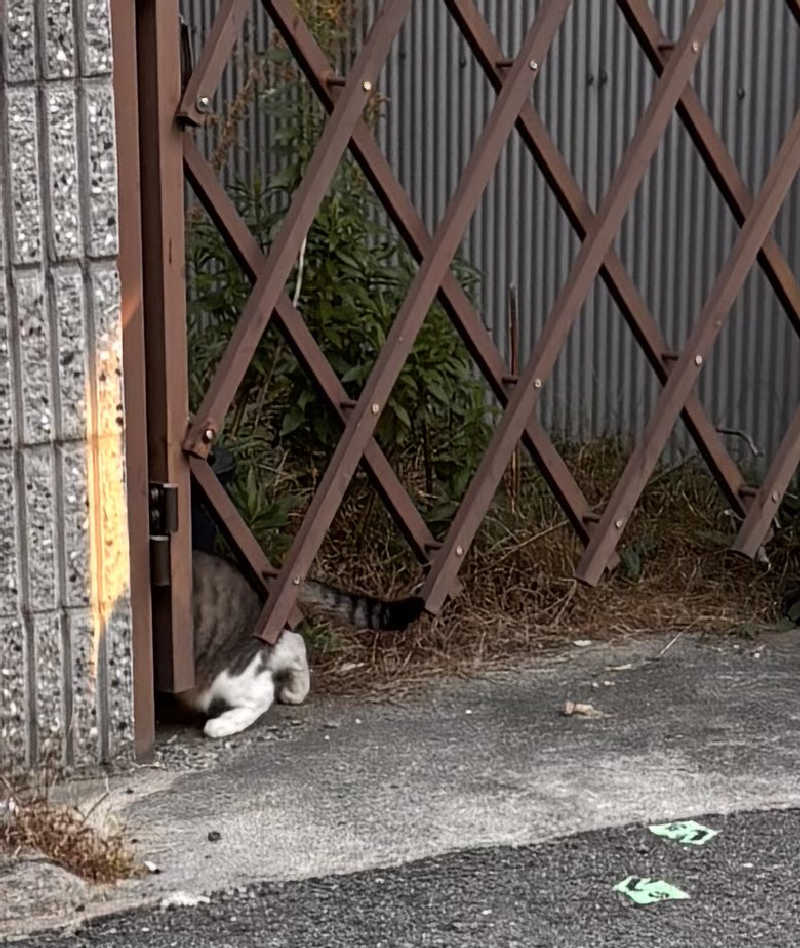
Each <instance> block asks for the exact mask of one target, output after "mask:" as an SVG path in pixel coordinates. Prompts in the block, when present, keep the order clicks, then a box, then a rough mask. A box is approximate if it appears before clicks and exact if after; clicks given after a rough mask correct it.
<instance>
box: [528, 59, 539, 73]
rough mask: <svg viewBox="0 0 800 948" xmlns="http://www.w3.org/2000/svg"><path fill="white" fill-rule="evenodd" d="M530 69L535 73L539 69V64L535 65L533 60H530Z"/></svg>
mask: <svg viewBox="0 0 800 948" xmlns="http://www.w3.org/2000/svg"><path fill="white" fill-rule="evenodd" d="M530 67H531V69H532V70H533V71H534V72H536V70H537V69H538V68H539V63H537V62H536V60H535V59H532V60H531V62H530Z"/></svg>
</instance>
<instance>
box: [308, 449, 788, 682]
mask: <svg viewBox="0 0 800 948" xmlns="http://www.w3.org/2000/svg"><path fill="white" fill-rule="evenodd" d="M564 455H565V458H566V460H567V461H568V463H569V465H570V467H571V469H572V470H573V472H574V473H575V476H576V478H577V479H578V481H579V482H580V483H581V486H582V487H583V489H584V491H585V492H586V494H587V497H588V498H589V500H590V502H591V503H596V504H598V505H601V504H602V502H603V501H604V498H607V497H608V496H609V495H610V493H611V490H612V489H613V486H614V485H615V483H616V482H617V480H618V477H619V474H620V472H621V470H622V467H623V466H624V462H625V458H626V456H627V448H626V446H625V445H623V444H621V443H620V442H619V441H618V440H615V439H607V440H602V441H598V442H595V443H593V444H591V445H584V446H582V447H577V446H573V447H570V446H567V447H566V448H565V449H564ZM404 479H405V481H406V485H407V486H408V487H409V490H410V492H411V495H412V496H415V492H416V495H417V496H419V494H420V490H419V485H418V484H416V483H415V482H416V481H418V480H419V475H414V473H413V472H411V473H410V474H409V472H405V476H404ZM370 497H371V494H370V491H369V488H368V487H367V486H366V485H365V484H363V483H362V484H361V485H359V486H357V487H356V488H355V489H353V490H351V492H350V494H349V496H348V498H347V500H346V502H345V505H344V506H343V508H342V510H341V511H340V513H339V515H338V517H337V519H336V521H335V522H334V525H333V528H332V529H331V531H330V533H329V536H328V538H327V540H326V542H325V545H324V547H323V549H322V551H321V553H320V555H319V557H318V559H317V569H318V571H319V573H320V574H321V575H323V576H324V577H325V578H327V579H329V580H331V581H335V582H336V583H337V584H338V585H340V586H345V587H347V588H351V589H356V590H361V591H364V592H369V593H372V594H378V595H383V596H388V595H393V596H398V595H403V594H405V593H407V592H408V591H410V590H411V589H412V588H413V587H414V585H415V584H416V583H418V582H420V581H421V579H422V578H423V577H422V575H421V573H420V571H419V567H418V566H417V564H416V563H415V562H414V560H413V558H412V557H411V556H410V555H409V554H408V553H407V552H405V551H403V550H400V549H399V548H398V544H397V540H396V537H397V529H396V527H394V525H393V524H391V523H390V521H389V519H388V517H387V516H386V515H385V514H384V513H383V511H382V510H381V509H380V505H379V504H376V503H375V502H374V500H372V499H369V498H370ZM514 507H515V512H513V513H512V511H511V504H510V503H509V502H508V500H507V498H506V497H505V495H504V493H503V492H502V491H501V492H500V493H499V494H498V497H497V498H496V500H495V505H494V507H493V509H492V511H491V512H490V515H489V516H488V517H487V518H486V520H485V522H484V524H483V526H482V527H481V530H480V531H479V533H478V536H477V537H476V540H475V543H474V544H473V546H472V549H471V550H470V553H469V555H468V556H467V557H466V560H465V563H464V565H463V567H462V569H461V572H460V574H459V578H460V580H461V582H462V584H463V589H462V591H461V593H460V594H459V595H458V596H457V597H456V598H454V599H452V600H450V601H449V602H448V603H447V604H446V605H445V607H444V609H443V610H442V612H441V614H440V615H438V616H436V617H432V616H425V617H423V618H422V619H421V620H420V621H419V622H417V623H415V624H414V625H413V626H412V627H411V628H409V629H407V630H406V631H405V632H403V633H392V634H391V635H387V634H385V633H384V634H378V633H374V632H370V631H353V630H349V629H346V628H340V627H334V626H330V625H322V626H316V627H312V629H311V631H310V635H309V638H310V640H311V643H312V651H313V659H314V667H315V682H316V688H317V689H318V690H324V691H329V692H337V693H343V692H348V693H352V692H355V691H365V690H369V691H372V692H375V691H377V692H380V691H385V690H396V689H397V688H406V687H408V686H410V685H412V684H413V683H414V682H418V681H421V680H423V679H425V678H429V677H431V676H435V675H440V674H442V673H447V674H470V673H474V672H475V671H477V670H478V669H486V668H488V667H493V666H494V667H496V666H510V665H513V664H515V663H518V662H520V661H523V660H525V659H530V658H531V657H532V656H535V655H536V654H537V653H541V651H542V650H543V649H546V648H547V647H550V646H553V645H555V644H558V643H563V642H565V641H572V640H574V639H586V638H589V639H594V640H610V639H615V638H620V637H626V636H631V635H640V634H646V633H651V632H659V633H670V632H671V633H673V634H674V633H675V632H678V631H687V632H688V631H692V632H714V633H734V632H735V633H739V634H753V633H755V632H757V631H759V630H760V629H763V628H765V627H768V626H770V625H772V624H774V623H775V622H776V621H777V619H778V618H779V607H780V601H781V597H782V594H783V591H784V588H785V586H786V585H787V582H791V579H792V577H795V576H798V575H800V541H799V538H798V530H797V528H795V529H794V530H787V531H785V532H784V533H783V534H781V535H779V536H778V537H777V538H776V539H775V541H774V542H773V543H772V544H771V546H770V558H771V561H772V563H771V568H770V569H769V570H767V569H766V568H765V567H764V566H763V565H760V564H756V563H753V562H751V561H750V560H747V559H744V558H742V557H739V556H736V555H735V554H732V553H730V552H729V550H728V546H729V545H730V543H731V541H732V539H733V536H734V534H735V529H736V523H735V522H734V520H733V519H732V518H731V515H730V513H729V512H727V511H726V504H725V502H724V499H723V498H722V497H721V496H720V494H719V491H718V489H717V487H716V485H715V483H714V482H713V480H712V478H711V477H710V476H709V475H708V473H707V472H706V471H705V469H704V468H702V466H701V465H700V462H698V461H696V460H693V461H688V462H686V463H684V464H680V465H677V466H673V467H670V468H666V469H662V470H660V471H659V472H658V473H657V474H656V475H655V476H654V477H653V478H652V479H651V482H650V484H649V486H648V488H647V490H646V491H645V493H644V495H643V497H642V499H641V501H640V503H639V506H638V508H637V512H636V514H635V516H634V517H633V519H632V522H631V523H630V525H629V527H628V529H627V530H626V533H625V537H624V542H623V543H622V544H621V546H620V554H621V557H620V564H619V566H618V567H617V569H616V570H615V571H614V573H613V574H611V575H610V576H608V577H607V578H606V579H605V580H604V581H603V582H602V583H601V584H600V585H599V586H598V587H596V588H588V587H586V586H583V585H581V584H580V583H578V582H577V581H576V580H575V579H574V578H573V570H574V568H575V565H576V563H577V561H578V559H579V557H580V553H581V549H582V548H581V545H580V543H579V541H578V539H577V538H576V536H575V533H574V531H573V529H572V527H571V526H570V525H569V524H567V522H566V521H565V519H564V516H563V513H562V512H561V510H560V508H558V507H557V505H556V503H555V501H554V499H553V498H552V495H551V494H550V492H549V490H548V489H547V487H546V485H544V484H543V482H542V480H541V478H540V477H539V475H537V474H536V473H535V472H534V471H532V470H531V469H527V470H525V472H524V475H523V487H522V494H521V496H520V497H518V498H515V503H514ZM299 513H300V512H298V515H299Z"/></svg>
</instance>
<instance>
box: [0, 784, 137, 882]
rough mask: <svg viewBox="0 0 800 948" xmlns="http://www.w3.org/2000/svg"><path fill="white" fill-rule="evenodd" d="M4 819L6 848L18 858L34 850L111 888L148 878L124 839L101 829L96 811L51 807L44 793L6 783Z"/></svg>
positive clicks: (0, 834) (0, 840)
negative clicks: (93, 817)
mask: <svg viewBox="0 0 800 948" xmlns="http://www.w3.org/2000/svg"><path fill="white" fill-rule="evenodd" d="M5 787H6V793H5V799H4V800H2V801H0V802H2V804H3V807H2V809H0V814H2V811H3V810H4V811H5V812H4V815H0V847H2V848H4V849H5V850H7V851H8V852H10V853H12V854H14V853H18V852H19V851H22V850H25V849H34V850H37V851H38V852H40V853H42V854H43V855H44V856H46V857H47V858H48V859H49V860H50V861H51V862H53V863H55V864H56V865H58V866H61V867H62V868H63V869H66V870H67V871H69V872H72V873H74V874H75V875H76V876H80V877H81V878H82V879H86V880H88V881H89V882H94V883H111V882H117V881H119V880H121V879H129V878H132V877H134V876H137V875H141V874H142V873H143V871H144V870H143V867H142V864H141V862H140V861H139V860H137V859H136V857H135V856H134V854H133V853H132V851H131V849H130V847H129V845H128V843H127V842H126V840H125V838H124V836H123V834H122V833H121V832H120V831H119V830H118V829H116V828H111V827H104V828H102V829H100V828H97V827H95V826H94V825H92V824H91V823H90V822H89V817H90V816H91V811H89V812H87V813H85V814H84V813H81V812H80V810H78V809H77V808H76V807H73V806H66V805H63V804H56V803H52V802H50V800H49V799H48V796H47V793H46V792H42V791H40V790H32V789H26V790H20V789H14V788H12V787H11V785H10V784H8V783H6V784H5Z"/></svg>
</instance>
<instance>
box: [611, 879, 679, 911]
mask: <svg viewBox="0 0 800 948" xmlns="http://www.w3.org/2000/svg"><path fill="white" fill-rule="evenodd" d="M614 891H615V892H622V894H623V895H627V896H628V898H629V899H633V901H634V902H637V903H638V904H639V905H649V904H650V903H651V902H664V901H667V900H669V899H688V898H689V894H688V893H687V892H682V891H681V890H680V889H676V888H675V886H674V885H670V884H669V882H664V881H663V879H643V878H640V877H639V876H628V878H627V879H623V880H622V882H618V883H617V884H616V885H615V886H614Z"/></svg>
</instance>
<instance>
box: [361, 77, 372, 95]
mask: <svg viewBox="0 0 800 948" xmlns="http://www.w3.org/2000/svg"><path fill="white" fill-rule="evenodd" d="M361 86H362V88H363V89H364V92H372V83H371V82H370V81H369V79H365V80H364V81H363V82H362V83H361Z"/></svg>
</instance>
